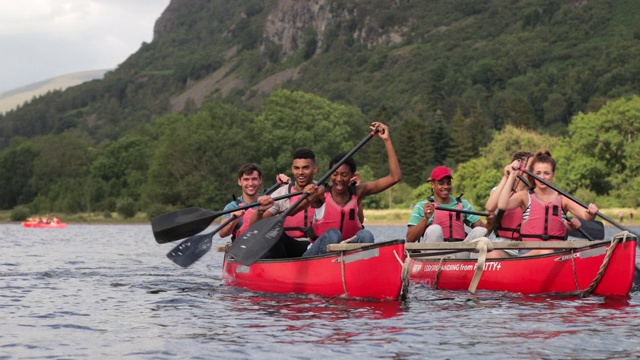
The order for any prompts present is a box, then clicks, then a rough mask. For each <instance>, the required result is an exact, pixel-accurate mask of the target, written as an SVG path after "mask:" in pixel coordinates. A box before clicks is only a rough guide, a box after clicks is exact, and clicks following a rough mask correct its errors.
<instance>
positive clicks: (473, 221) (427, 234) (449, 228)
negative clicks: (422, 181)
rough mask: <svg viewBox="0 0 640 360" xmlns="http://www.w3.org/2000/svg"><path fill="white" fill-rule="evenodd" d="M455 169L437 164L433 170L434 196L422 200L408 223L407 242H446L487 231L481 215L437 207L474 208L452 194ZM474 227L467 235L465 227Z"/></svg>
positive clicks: (460, 256)
mask: <svg viewBox="0 0 640 360" xmlns="http://www.w3.org/2000/svg"><path fill="white" fill-rule="evenodd" d="M452 179H453V177H452V176H451V170H449V168H447V167H446V166H437V167H436V168H435V169H433V171H432V172H431V177H430V179H429V182H430V183H431V192H432V193H433V195H432V196H431V197H429V198H428V199H427V200H423V201H420V202H418V203H417V204H416V206H415V207H414V208H413V212H412V213H411V217H410V218H409V223H408V224H407V226H408V229H407V241H408V242H416V241H418V240H421V241H422V242H443V241H471V240H473V239H477V238H479V237H482V236H484V235H485V234H486V233H487V229H486V228H485V224H484V223H483V222H482V221H481V220H480V218H479V217H478V216H477V215H470V214H463V213H459V212H449V211H443V210H439V211H436V210H435V209H436V207H441V208H449V209H460V210H468V211H474V210H473V207H472V206H471V204H469V202H468V201H467V200H465V199H462V198H454V197H453V196H451V195H450V193H451V191H452V189H453V187H452V186H451V180H452ZM465 225H467V226H469V227H471V228H472V230H471V231H470V232H469V234H468V235H467V234H466V233H465V228H464V226H465ZM469 256H470V254H469V253H468V252H462V253H457V254H456V258H458V259H468V258H469Z"/></svg>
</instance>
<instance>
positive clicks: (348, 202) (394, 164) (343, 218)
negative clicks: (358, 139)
mask: <svg viewBox="0 0 640 360" xmlns="http://www.w3.org/2000/svg"><path fill="white" fill-rule="evenodd" d="M376 128H377V129H378V136H379V137H380V139H381V140H382V141H383V142H384V146H385V149H386V150H387V159H388V162H389V175H387V176H385V177H382V178H380V179H377V180H375V181H368V182H363V183H359V184H352V183H353V182H357V175H356V170H357V169H356V162H355V161H354V160H353V159H352V158H349V159H348V160H347V161H345V162H344V163H343V164H342V165H341V166H340V167H339V168H338V169H337V170H336V171H335V172H334V173H333V174H331V185H330V186H322V185H321V186H317V185H315V184H309V185H307V186H306V187H305V192H306V193H309V194H310V196H309V197H308V198H307V199H308V203H309V204H310V205H311V206H312V207H314V208H315V216H314V218H313V223H312V226H311V227H312V229H313V234H312V236H311V239H312V240H311V241H312V244H311V246H310V247H309V249H308V250H307V251H305V253H304V254H303V256H312V255H320V254H325V253H326V252H327V245H329V244H337V243H340V242H341V241H343V240H349V241H351V242H354V243H372V242H374V237H373V234H372V233H371V232H370V231H369V230H365V229H363V226H362V218H363V216H362V212H361V211H360V210H361V208H362V206H361V202H362V200H363V199H364V198H365V197H367V196H369V195H372V194H377V193H379V192H382V191H384V190H386V189H388V188H390V187H391V186H393V185H395V184H397V183H398V182H399V181H400V180H401V179H402V173H401V171H400V164H399V162H398V158H397V156H396V152H395V150H394V148H393V143H392V142H391V137H390V134H389V128H388V127H387V125H385V124H383V123H380V122H373V123H371V129H372V130H374V129H376ZM345 155H346V154H340V155H337V156H335V157H334V158H333V159H332V160H331V161H330V163H329V169H332V168H333V167H334V166H335V164H337V163H338V162H339V161H340V160H342V159H343V158H344V157H345ZM314 239H315V240H314Z"/></svg>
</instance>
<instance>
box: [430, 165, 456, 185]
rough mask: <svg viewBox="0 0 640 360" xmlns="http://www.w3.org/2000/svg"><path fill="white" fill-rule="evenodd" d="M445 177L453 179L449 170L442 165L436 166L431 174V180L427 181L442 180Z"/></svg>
mask: <svg viewBox="0 0 640 360" xmlns="http://www.w3.org/2000/svg"><path fill="white" fill-rule="evenodd" d="M447 176H448V177H450V178H452V179H453V176H451V170H449V168H448V167H446V166H442V165H440V166H436V168H435V169H433V171H432V172H431V179H429V181H431V180H436V181H438V180H442V178H444V177H447Z"/></svg>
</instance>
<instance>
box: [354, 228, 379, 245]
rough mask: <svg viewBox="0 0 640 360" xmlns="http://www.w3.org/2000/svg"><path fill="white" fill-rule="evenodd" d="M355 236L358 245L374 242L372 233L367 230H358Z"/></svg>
mask: <svg viewBox="0 0 640 360" xmlns="http://www.w3.org/2000/svg"><path fill="white" fill-rule="evenodd" d="M356 236H357V239H358V242H359V243H372V242H374V241H375V239H374V237H373V233H371V231H369V230H360V231H358V233H357V234H356Z"/></svg>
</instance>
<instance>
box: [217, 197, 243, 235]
mask: <svg viewBox="0 0 640 360" xmlns="http://www.w3.org/2000/svg"><path fill="white" fill-rule="evenodd" d="M240 205H242V206H244V205H248V204H247V203H246V202H245V201H244V200H242V196H239V197H238V199H236V201H232V202H230V203H228V204H227V206H225V207H224V209H223V211H228V210H232V209H237V208H239V207H240ZM230 217H231V214H224V215H222V219H228V218H230ZM240 226H242V219H240V221H238V223H237V224H236V227H235V228H234V230H237V229H240Z"/></svg>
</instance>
